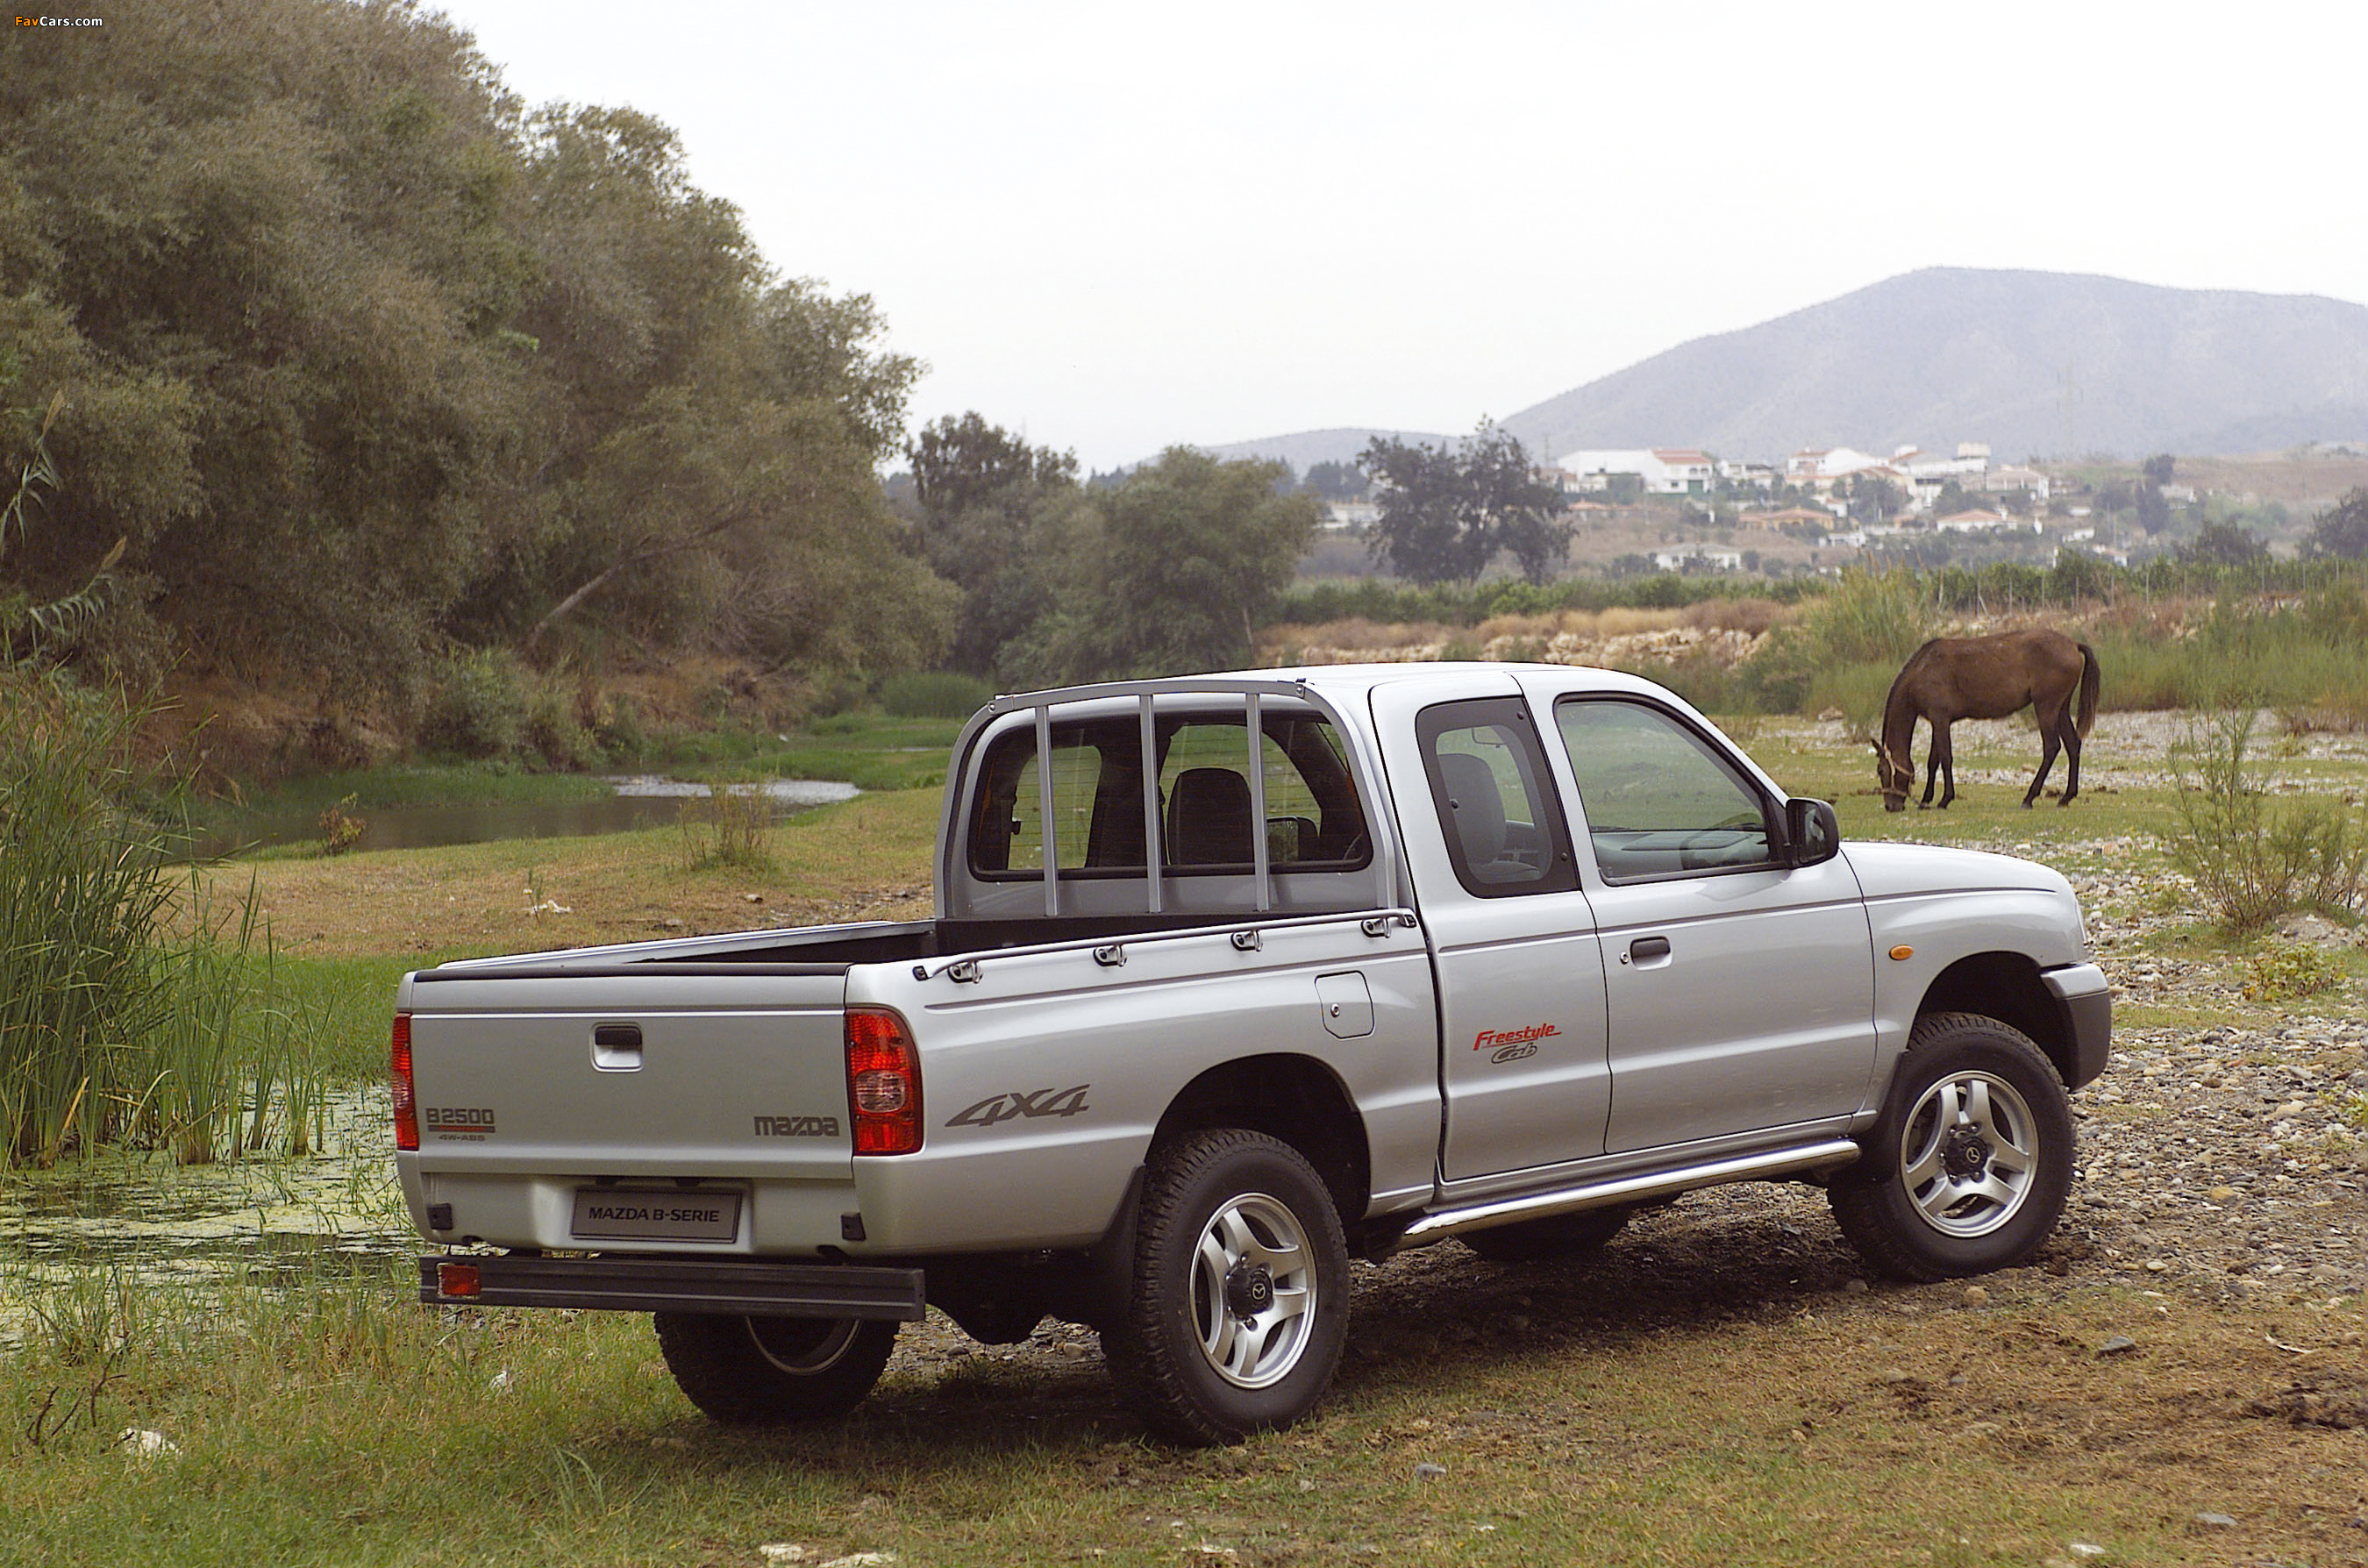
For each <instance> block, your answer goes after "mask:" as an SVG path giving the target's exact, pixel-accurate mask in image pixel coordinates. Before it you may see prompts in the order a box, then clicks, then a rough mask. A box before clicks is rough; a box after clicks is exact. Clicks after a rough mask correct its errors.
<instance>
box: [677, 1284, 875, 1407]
mask: <svg viewBox="0 0 2368 1568" xmlns="http://www.w3.org/2000/svg"><path fill="white" fill-rule="evenodd" d="M652 1322H653V1324H655V1327H656V1329H657V1334H658V1349H659V1352H660V1353H661V1354H663V1355H664V1356H665V1358H666V1370H668V1371H669V1372H672V1373H673V1374H674V1381H675V1382H676V1383H677V1385H678V1386H679V1387H680V1388H681V1390H682V1392H683V1393H684V1394H685V1395H687V1396H688V1397H689V1400H690V1403H693V1404H695V1405H697V1406H699V1408H700V1410H701V1411H702V1412H704V1413H705V1414H706V1415H707V1416H708V1418H709V1419H711V1420H714V1421H720V1422H723V1424H724V1425H726V1426H780V1425H784V1424H786V1423H789V1422H793V1421H819V1420H825V1419H827V1418H828V1417H831V1416H834V1415H846V1414H847V1413H848V1411H850V1410H852V1409H854V1408H855V1407H856V1406H857V1405H858V1404H860V1403H862V1400H863V1396H864V1395H865V1394H867V1393H870V1392H871V1385H872V1384H874V1383H876V1382H878V1381H880V1372H881V1369H882V1368H883V1367H885V1366H886V1365H887V1364H888V1352H889V1351H890V1350H891V1349H893V1348H894V1346H895V1344H896V1325H895V1324H893V1323H881V1322H875V1321H873V1320H871V1319H868V1318H782V1317H725V1316H721V1315H718V1314H715V1313H711V1312H658V1313H655V1314H654V1316H653V1318H652Z"/></svg>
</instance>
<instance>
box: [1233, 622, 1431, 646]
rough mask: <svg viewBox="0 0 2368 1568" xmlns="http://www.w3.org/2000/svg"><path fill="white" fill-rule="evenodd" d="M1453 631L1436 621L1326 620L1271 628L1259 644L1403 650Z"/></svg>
mask: <svg viewBox="0 0 2368 1568" xmlns="http://www.w3.org/2000/svg"><path fill="white" fill-rule="evenodd" d="M1454 635H1455V632H1454V631H1453V629H1452V628H1450V627H1445V626H1441V625H1440V624H1439V623H1438V622H1436V621H1428V620H1415V621H1387V622H1383V621H1372V620H1367V619H1365V618H1364V617H1363V616H1360V615H1358V616H1350V617H1349V619H1346V620H1327V621H1325V622H1323V623H1322V624H1320V625H1316V626H1270V627H1269V628H1267V629H1266V631H1263V632H1261V633H1260V634H1259V637H1260V640H1261V641H1262V642H1269V643H1272V644H1274V645H1276V646H1280V647H1293V648H1349V649H1357V648H1403V647H1406V646H1408V645H1410V644H1413V643H1417V642H1446V641H1447V640H1448V639H1449V638H1451V637H1452V636H1454Z"/></svg>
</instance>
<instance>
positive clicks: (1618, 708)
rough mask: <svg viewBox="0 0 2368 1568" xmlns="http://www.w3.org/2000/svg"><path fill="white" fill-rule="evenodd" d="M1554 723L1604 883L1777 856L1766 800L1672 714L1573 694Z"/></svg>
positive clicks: (1758, 863) (1756, 863)
mask: <svg viewBox="0 0 2368 1568" xmlns="http://www.w3.org/2000/svg"><path fill="white" fill-rule="evenodd" d="M1554 726H1555V728H1556V729H1558V730H1559V731H1560V732H1561V733H1562V742H1563V745H1564V747H1565V749H1566V750H1567V751H1568V753H1569V755H1570V768H1571V772H1572V774H1573V775H1574V776H1575V777H1576V778H1577V781H1578V803H1579V809H1580V810H1582V811H1583V812H1586V813H1587V833H1588V839H1589V841H1590V842H1591V843H1592V844H1593V846H1594V849H1595V863H1596V865H1597V866H1598V867H1599V868H1600V869H1601V870H1602V872H1603V879H1604V881H1609V882H1618V881H1628V880H1630V879H1633V878H1638V877H1657V876H1668V875H1671V874H1674V873H1679V872H1686V871H1715V870H1730V869H1738V868H1749V867H1764V866H1767V865H1770V864H1771V863H1772V862H1773V860H1774V858H1775V854H1774V849H1773V847H1772V846H1773V844H1774V842H1775V837H1774V835H1773V834H1771V833H1770V828H1769V803H1768V801H1767V800H1766V799H1765V798H1764V797H1763V795H1762V794H1761V792H1760V790H1759V788H1758V787H1757V786H1756V785H1755V784H1754V783H1753V782H1752V781H1751V780H1750V779H1748V778H1745V777H1743V776H1742V775H1741V774H1739V773H1737V772H1736V769H1735V767H1734V766H1733V765H1732V764H1731V763H1729V762H1728V761H1727V760H1726V759H1725V757H1724V756H1721V755H1720V754H1719V753H1718V752H1717V750H1716V749H1715V748H1713V746H1712V745H1711V744H1710V743H1709V742H1708V741H1707V740H1704V739H1703V738H1702V736H1701V735H1700V734H1698V733H1695V732H1694V731H1693V730H1692V729H1691V727H1689V726H1688V725H1686V724H1684V723H1682V722H1679V720H1678V719H1677V718H1676V717H1675V716H1674V715H1671V714H1668V713H1666V712H1663V711H1662V710H1659V709H1656V708H1649V707H1646V706H1645V704H1643V703H1641V702H1624V701H1608V700H1602V699H1565V700H1564V701H1563V702H1561V703H1560V704H1558V705H1557V706H1556V707H1555V709H1554Z"/></svg>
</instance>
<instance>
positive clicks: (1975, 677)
mask: <svg viewBox="0 0 2368 1568" xmlns="http://www.w3.org/2000/svg"><path fill="white" fill-rule="evenodd" d="M2097 681H2098V676H2097V651H2096V650H2095V649H2093V648H2091V647H2089V644H2087V643H2086V642H2074V641H2073V640H2072V639H2071V638H2069V637H2066V635H2064V633H2062V632H2061V631H2047V630H2045V629H2044V628H2042V629H2037V630H2033V631H2001V632H1999V633H1998V634H1997V635H1996V636H1992V637H1935V638H1934V639H1932V641H1930V642H1927V643H1925V644H1924V646H1922V647H1921V648H1918V649H1917V650H1916V652H1915V653H1913V654H1911V655H1910V656H1909V658H1908V660H1907V664H1906V665H1903V666H1901V668H1900V671H1899V677H1898V678H1897V679H1896V680H1894V681H1893V682H1892V683H1891V695H1890V696H1889V697H1886V698H1885V699H1884V702H1883V739H1882V740H1881V741H1880V742H1878V743H1876V745H1875V748H1874V756H1875V763H1874V771H1875V780H1876V782H1877V783H1879V784H1880V785H1881V786H1882V787H1883V809H1884V811H1887V812H1896V811H1898V810H1900V809H1901V808H1903V807H1905V806H1906V805H1907V791H1908V790H1911V789H1914V788H1915V786H1916V760H1915V758H1914V757H1913V756H1911V755H1910V754H1909V750H1908V748H1909V746H1910V745H1911V744H1913V743H1914V741H1915V739H1916V721H1917V720H1918V719H1922V720H1924V721H1925V722H1928V723H1930V725H1931V726H1932V749H1931V752H1930V754H1929V755H1928V756H1926V758H1925V762H1924V799H1923V801H1922V804H1924V805H1928V806H1929V805H1930V804H1931V803H1932V776H1933V774H1934V773H1936V772H1937V773H1939V775H1940V776H1941V780H1942V783H1943V784H1944V786H1945V788H1944V789H1943V790H1942V791H1941V809H1942V810H1944V811H1945V810H1947V809H1948V805H1949V802H1950V801H1953V800H1955V799H1956V798H1957V766H1956V765H1957V758H1956V753H1955V750H1954V748H1953V747H1952V746H1951V745H1950V744H1949V726H1950V725H1952V724H1953V723H1955V722H1957V721H1958V720H1960V719H2003V718H2005V717H2006V716H2007V715H2008V714H2009V713H2012V712H2015V711H2016V710H2019V709H2023V708H2029V709H2031V710H2032V711H2033V712H2034V713H2036V714H2037V715H2038V718H2039V738H2040V744H2041V747H2042V750H2041V754H2040V758H2039V775H2038V777H2037V778H2033V779H2032V781H2031V788H2030V789H2029V790H2025V791H2024V792H2023V797H2022V803H2023V804H2024V805H2025V806H2028V805H2030V804H2031V802H2032V801H2035V800H2037V799H2038V798H2039V791H2040V789H2041V787H2042V786H2043V785H2044V784H2045V783H2046V782H2047V774H2048V771H2049V769H2051V768H2053V767H2055V751H2056V748H2057V747H2058V746H2061V747H2062V748H2063V750H2064V754H2065V756H2066V757H2068V758H2069V759H2070V767H2069V771H2068V773H2067V774H2066V778H2065V780H2064V799H2063V800H2062V801H2059V802H2058V803H2059V804H2061V805H2066V806H2068V805H2070V804H2071V803H2072V797H2073V796H2075V795H2078V793H2079V792H2080V738H2081V737H2082V736H2083V735H2086V734H2087V733H2089V727H2090V726H2091V725H2093V724H2094V723H2095V722H2097ZM2076 688H2077V689H2078V692H2079V698H2080V700H2079V711H2078V715H2077V716H2076V715H2075V714H2074V712H2073V702H2072V697H2073V692H2074V690H2075V689H2076Z"/></svg>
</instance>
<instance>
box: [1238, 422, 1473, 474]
mask: <svg viewBox="0 0 2368 1568" xmlns="http://www.w3.org/2000/svg"><path fill="white" fill-rule="evenodd" d="M1376 436H1380V437H1384V438H1388V437H1395V438H1397V439H1398V440H1401V441H1422V442H1429V443H1432V444H1438V443H1441V442H1447V441H1452V440H1453V439H1454V437H1451V436H1434V435H1430V434H1429V433H1428V432H1426V431H1421V430H1364V429H1357V428H1354V427H1349V426H1342V427H1339V428H1336V429H1331V430H1302V431H1300V432H1299V433H1298V434H1296V435H1292V436H1269V437H1265V438H1264V439H1263V440H1257V441H1235V442H1234V443H1232V444H1231V445H1230V446H1224V447H1206V448H1203V449H1202V450H1204V451H1206V452H1208V453H1209V454H1210V455H1211V456H1212V457H1216V458H1220V459H1223V460H1225V461H1227V462H1234V461H1237V460H1240V459H1243V458H1257V459H1258V460H1260V461H1264V462H1273V461H1276V460H1281V461H1283V462H1287V463H1289V464H1290V465H1291V471H1292V472H1293V473H1300V474H1304V473H1305V472H1307V471H1308V470H1309V469H1311V468H1313V467H1315V465H1316V464H1317V463H1320V462H1343V463H1345V462H1354V461H1355V460H1356V459H1357V454H1358V453H1360V452H1361V451H1363V450H1364V449H1365V443H1366V442H1367V441H1369V440H1372V438H1373V437H1376Z"/></svg>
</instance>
